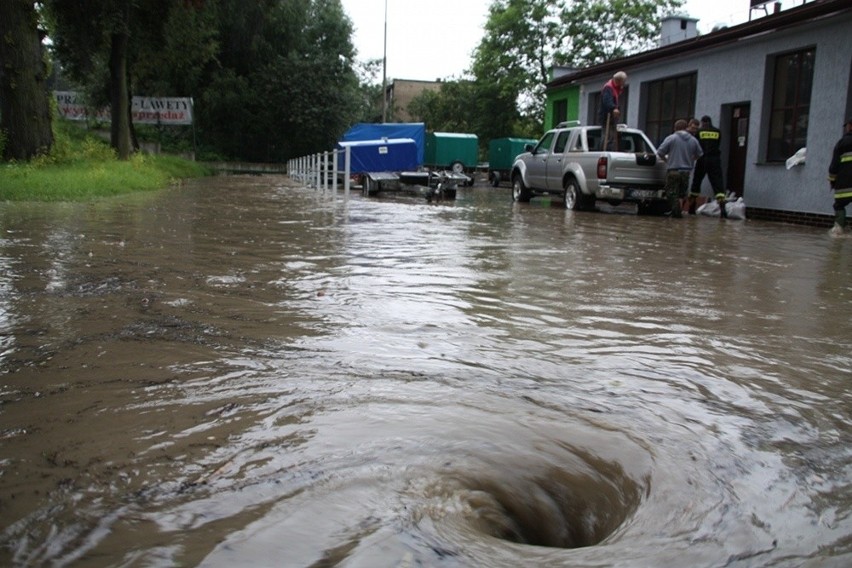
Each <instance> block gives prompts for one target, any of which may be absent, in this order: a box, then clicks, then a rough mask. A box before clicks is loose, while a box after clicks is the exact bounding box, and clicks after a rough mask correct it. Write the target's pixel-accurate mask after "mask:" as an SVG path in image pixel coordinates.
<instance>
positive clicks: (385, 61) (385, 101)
mask: <svg viewBox="0 0 852 568" xmlns="http://www.w3.org/2000/svg"><path fill="white" fill-rule="evenodd" d="M387 120H388V0H385V45H384V53H383V54H382V124H384V123H385V122H387Z"/></svg>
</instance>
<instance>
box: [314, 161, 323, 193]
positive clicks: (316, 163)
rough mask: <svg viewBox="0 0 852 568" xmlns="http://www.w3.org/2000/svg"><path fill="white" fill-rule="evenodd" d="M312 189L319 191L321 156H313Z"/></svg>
mask: <svg viewBox="0 0 852 568" xmlns="http://www.w3.org/2000/svg"><path fill="white" fill-rule="evenodd" d="M314 166H315V167H314V172H315V176H314V184H315V185H314V188H316V189H320V174H321V173H322V171H321V170H322V154H319V153H317V154H314Z"/></svg>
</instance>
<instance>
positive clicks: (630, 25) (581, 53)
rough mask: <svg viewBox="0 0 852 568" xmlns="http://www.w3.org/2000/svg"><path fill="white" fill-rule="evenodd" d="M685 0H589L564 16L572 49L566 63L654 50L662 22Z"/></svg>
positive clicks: (592, 61) (592, 62) (585, 62)
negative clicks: (665, 16) (667, 14)
mask: <svg viewBox="0 0 852 568" xmlns="http://www.w3.org/2000/svg"><path fill="white" fill-rule="evenodd" d="M682 4H683V1H682V0H587V1H585V2H573V3H572V4H571V5H570V6H568V7H566V8H565V10H564V11H563V13H562V19H563V22H564V25H565V30H566V32H567V36H568V38H569V40H570V49H568V50H567V51H563V53H562V58H563V61H565V62H567V63H569V64H570V65H575V66H588V65H596V64H598V63H603V62H605V61H609V60H612V59H619V58H621V57H624V56H626V55H629V54H631V53H637V52H639V51H643V50H645V49H650V48H652V47H654V46H655V45H656V43H657V40H658V39H659V35H660V20H661V19H662V17H663V15H665V14H666V13H669V12H672V11H673V10H675V9H676V8H679V7H680V6H681V5H682Z"/></svg>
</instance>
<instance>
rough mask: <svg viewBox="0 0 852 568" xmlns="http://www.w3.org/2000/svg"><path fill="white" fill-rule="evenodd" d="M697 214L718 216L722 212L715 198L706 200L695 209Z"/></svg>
mask: <svg viewBox="0 0 852 568" xmlns="http://www.w3.org/2000/svg"><path fill="white" fill-rule="evenodd" d="M695 212H696V213H698V214H699V215H707V216H708V217H718V216H720V215H721V214H722V208H721V207H719V203H718V202H717V201H715V200H713V201H708V202H707V203H705V204H703V205H701V206H700V207H699V208H698V209H696V210H695Z"/></svg>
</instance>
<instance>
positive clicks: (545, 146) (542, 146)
mask: <svg viewBox="0 0 852 568" xmlns="http://www.w3.org/2000/svg"><path fill="white" fill-rule="evenodd" d="M553 134H554V133H553V132H548V133H547V134H545V135H544V137H543V138H542V139H541V140H539V142H538V145H537V146H536V147H535V149H534V150H533V154H547V153H549V152H550V144H551V143H552V142H553Z"/></svg>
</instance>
